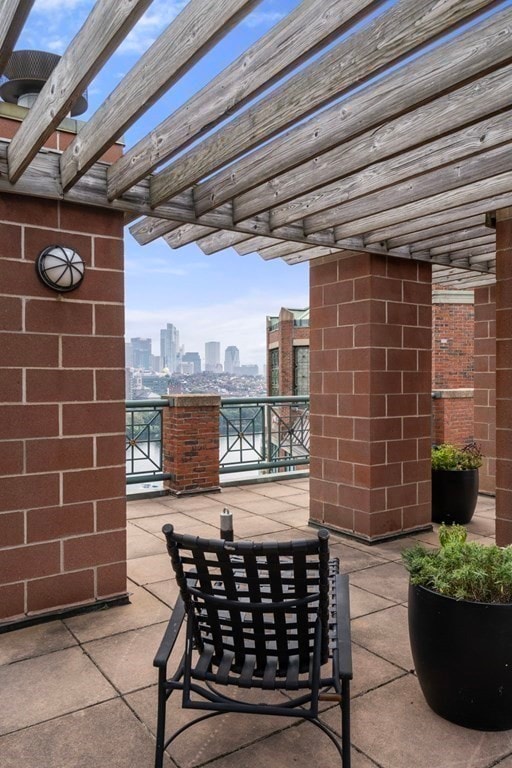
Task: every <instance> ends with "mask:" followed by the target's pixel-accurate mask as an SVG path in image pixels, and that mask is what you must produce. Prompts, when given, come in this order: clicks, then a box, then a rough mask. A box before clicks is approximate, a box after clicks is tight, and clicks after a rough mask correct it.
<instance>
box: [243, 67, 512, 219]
mask: <svg viewBox="0 0 512 768" xmlns="http://www.w3.org/2000/svg"><path fill="white" fill-rule="evenodd" d="M485 80H488V81H491V83H490V84H491V91H490V92H487V91H486V90H485V87H484V92H483V95H482V98H481V99H479V98H471V97H474V96H476V97H478V95H479V93H480V92H481V90H482V86H483V85H484V84H483V83H482V81H480V80H478V81H477V82H476V83H472V84H470V85H468V86H466V87H465V88H462V89H460V91H455V92H453V93H451V94H449V96H445V97H443V98H441V99H438V100H436V101H434V102H431V103H430V104H426V105H424V106H423V107H420V108H418V109H416V110H415V111H414V112H413V113H409V114H407V115H404V116H402V117H401V118H399V119H398V120H395V121H392V122H391V123H388V124H386V125H385V126H382V127H381V129H380V131H379V130H377V131H368V132H367V133H366V134H364V136H360V137H358V138H356V139H353V140H352V141H351V142H348V143H347V144H348V146H347V145H343V147H339V148H338V149H336V150H335V151H333V152H328V153H326V155H324V156H322V157H321V158H320V159H321V161H322V167H323V168H325V167H326V165H327V167H329V168H330V169H331V170H330V172H329V175H330V176H331V177H334V176H337V177H338V180H337V181H335V182H334V183H331V184H329V185H327V186H321V187H319V188H315V189H314V191H313V192H308V193H307V194H305V195H301V196H298V197H295V198H293V199H291V200H289V201H288V202H286V203H284V204H280V205H278V206H277V207H274V208H273V209H272V210H271V212H270V225H271V227H282V226H286V225H287V224H292V223H293V222H294V221H297V220H300V219H302V218H304V216H306V215H307V216H312V215H313V214H318V215H319V216H321V215H322V213H323V212H324V211H326V210H327V209H328V208H332V207H335V206H337V205H339V203H340V202H346V201H348V200H351V199H353V198H355V197H360V196H361V195H365V194H368V193H369V192H372V191H375V190H378V189H382V188H383V187H387V186H390V185H391V184H394V183H396V182H399V181H402V180H403V179H407V178H410V177H412V176H418V175H420V174H422V173H425V172H426V171H428V170H429V169H432V168H435V167H438V166H442V165H445V164H447V163H450V162H454V161H455V160H457V159H460V158H463V157H467V156H469V155H471V154H475V153H477V152H481V151H483V150H484V149H488V148H490V147H493V146H497V145H498V144H501V143H503V142H505V141H507V140H508V138H509V137H510V120H511V117H512V110H508V111H506V112H503V113H500V114H491V116H490V117H485V118H484V119H481V120H478V122H473V120H475V116H476V117H479V116H480V115H482V114H485V113H488V114H490V113H493V112H495V111H496V110H501V109H503V107H504V106H506V105H508V103H509V102H510V90H511V88H512V66H509V67H507V68H506V69H505V70H500V71H499V72H497V73H493V74H492V75H489V76H488V78H485ZM494 84H496V86H497V87H496V88H494V87H492V86H493V85H494ZM507 94H508V95H507ZM487 95H490V98H489V99H488V100H487V99H486V96H487ZM477 104H478V106H476V105H477ZM453 122H456V123H457V124H458V125H460V124H465V127H464V128H460V129H458V130H455V131H453V132H450V130H451V128H452V127H453ZM468 123H470V124H469V125H468ZM440 125H442V128H443V135H442V136H441V137H438V138H432V136H434V137H435V136H436V135H438V134H439V132H440ZM379 133H382V136H383V138H382V140H380V135H379ZM425 137H426V139H427V140H426V141H425V143H422V141H423V139H424V138H425ZM413 144H416V145H417V146H416V147H415V148H414V149H409V150H407V149H406V145H409V146H410V145H413ZM418 145H419V146H418ZM396 150H400V154H399V155H397V154H396ZM379 156H381V157H388V158H389V159H383V160H380V159H379ZM365 157H366V161H365ZM370 159H371V160H376V162H372V163H370V162H368V161H369V160H370ZM362 162H363V163H365V162H366V163H368V164H365V166H364V167H363V168H362V169H361V170H357V171H356V172H355V173H351V174H346V173H345V171H346V170H347V169H348V170H350V169H351V167H352V168H354V166H355V167H357V165H361V163H362ZM308 167H310V164H308ZM295 172H296V183H297V189H299V188H300V187H301V186H303V180H304V179H305V177H304V175H303V174H304V166H301V169H298V168H296V169H295ZM322 175H325V174H322ZM306 177H307V178H308V179H309V180H308V181H307V182H305V183H306V184H307V185H308V186H310V187H313V185H314V184H315V177H314V172H310V174H309V175H308V174H307V173H306ZM269 186H270V185H269ZM272 187H273V188H274V189H275V194H276V196H277V194H278V190H279V189H280V184H279V179H275V180H272ZM258 189H261V187H259V188H258ZM255 191H256V190H252V192H255ZM249 194H250V193H249ZM251 207H256V208H259V207H260V206H259V205H257V206H251ZM233 210H234V219H235V221H240V220H243V219H244V218H247V217H249V216H250V215H252V214H249V213H248V209H247V208H244V209H243V211H242V210H241V209H240V202H239V199H235V200H234V202H233ZM242 213H243V214H244V215H242ZM245 214H247V216H246V215H245Z"/></svg>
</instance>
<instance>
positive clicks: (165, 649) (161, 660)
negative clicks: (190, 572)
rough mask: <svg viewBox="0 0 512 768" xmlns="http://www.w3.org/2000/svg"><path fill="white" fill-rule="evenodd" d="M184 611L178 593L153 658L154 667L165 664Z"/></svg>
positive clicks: (179, 627) (183, 605)
mask: <svg viewBox="0 0 512 768" xmlns="http://www.w3.org/2000/svg"><path fill="white" fill-rule="evenodd" d="M185 613H186V611H185V603H184V602H183V598H182V597H181V595H180V596H179V597H178V599H177V601H176V605H175V606H174V609H173V612H172V613H171V618H170V619H169V623H168V625H167V629H166V630H165V634H164V636H163V638H162V642H161V643H160V647H159V649H158V651H157V652H156V656H155V658H154V659H153V666H154V667H165V666H166V664H167V661H168V659H169V656H170V655H171V652H172V649H173V648H174V644H175V642H176V639H177V637H178V634H179V631H180V629H181V625H182V624H183V619H184V617H185Z"/></svg>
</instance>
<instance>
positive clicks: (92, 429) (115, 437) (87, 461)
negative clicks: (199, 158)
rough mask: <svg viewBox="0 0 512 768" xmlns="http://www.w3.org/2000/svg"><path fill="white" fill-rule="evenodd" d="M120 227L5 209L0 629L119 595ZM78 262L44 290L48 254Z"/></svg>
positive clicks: (54, 212) (1, 241)
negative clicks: (77, 274)
mask: <svg viewBox="0 0 512 768" xmlns="http://www.w3.org/2000/svg"><path fill="white" fill-rule="evenodd" d="M122 237H123V217H122V215H121V214H119V213H117V212H115V213H110V212H104V211H101V210H98V209H93V208H80V207H78V206H73V205H67V204H64V203H59V202H51V201H45V200H37V199H32V198H27V197H18V196H16V195H1V196H0V349H1V350H2V354H1V355H0V390H1V392H2V405H1V406H0V455H1V459H0V475H1V476H0V618H1V619H3V620H9V621H12V620H13V619H14V618H15V617H18V618H20V617H21V618H23V617H26V616H33V615H35V614H38V613H47V612H52V611H53V610H55V609H57V608H59V609H60V608H63V607H64V608H65V607H69V606H77V605H83V604H89V603H94V602H95V601H97V600H101V599H102V598H103V597H105V596H112V595H120V594H125V593H126V563H125V560H126V552H125V550H126V546H125V518H126V505H125V455H124V453H125V448H124V420H125V415H124V413H125V406H124V339H123V335H124V307H123V290H124V289H123V239H122ZM55 244H59V245H63V246H67V247H71V248H75V249H76V250H77V251H78V252H79V253H80V255H81V256H82V258H83V259H84V260H85V262H86V273H85V278H84V281H83V283H82V285H81V286H80V287H79V288H78V289H77V290H76V291H73V292H71V293H69V294H58V293H55V292H54V291H52V290H50V289H49V288H47V287H46V286H44V285H43V284H42V283H41V282H40V281H39V279H38V278H37V275H36V270H35V266H34V261H35V259H36V257H37V255H38V253H39V252H40V251H41V250H42V249H43V248H45V247H47V246H49V245H55Z"/></svg>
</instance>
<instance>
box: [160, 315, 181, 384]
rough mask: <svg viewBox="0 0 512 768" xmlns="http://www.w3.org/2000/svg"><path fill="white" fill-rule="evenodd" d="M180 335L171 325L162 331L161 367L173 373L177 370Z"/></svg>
mask: <svg viewBox="0 0 512 768" xmlns="http://www.w3.org/2000/svg"><path fill="white" fill-rule="evenodd" d="M179 347H180V334H179V331H178V329H177V328H176V327H175V326H174V325H172V324H171V323H167V327H166V328H162V330H161V331H160V365H161V367H162V368H168V369H169V371H170V372H171V373H173V372H174V371H175V370H176V369H177V362H178V353H179Z"/></svg>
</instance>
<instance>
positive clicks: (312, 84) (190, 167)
mask: <svg viewBox="0 0 512 768" xmlns="http://www.w3.org/2000/svg"><path fill="white" fill-rule="evenodd" d="M489 4H490V3H489V0H487V2H486V1H485V0H466V2H464V3H450V4H444V5H443V6H442V7H441V8H440V7H439V2H438V0H425V2H423V3H422V4H421V6H418V3H417V0H402V2H400V3H397V4H395V5H393V6H392V7H391V8H389V9H388V10H387V11H385V12H383V13H382V14H380V15H379V16H378V17H377V18H375V19H373V20H372V21H371V22H370V23H369V24H368V25H367V26H365V27H364V28H363V29H361V30H358V31H357V32H355V33H354V34H352V35H351V36H350V37H348V38H347V39H343V40H341V42H339V43H338V44H337V45H335V46H334V47H333V48H332V49H331V50H330V51H328V52H327V53H325V54H324V55H323V56H321V57H320V58H319V59H318V60H317V61H315V62H313V63H312V64H310V65H309V66H307V67H305V68H304V69H303V70H301V71H299V72H297V73H296V74H295V75H293V76H292V77H291V78H290V79H289V80H288V81H286V82H285V83H283V84H282V85H280V86H278V87H277V88H276V89H275V90H274V91H272V92H271V93H270V94H269V95H268V96H266V97H264V98H263V99H261V100H260V101H259V102H258V103H257V104H255V105H254V106H253V107H250V108H249V109H247V110H246V111H245V112H243V113H242V114H241V115H239V116H238V117H235V118H234V119H233V120H232V121H230V122H229V123H227V124H226V125H225V126H224V127H223V128H221V129H220V130H219V131H217V132H216V133H214V134H213V135H211V136H209V137H208V138H206V139H205V140H203V141H202V142H200V144H198V145H197V146H196V147H194V148H193V149H191V150H189V151H188V152H186V153H185V154H184V155H183V156H181V157H180V158H178V159H177V160H175V161H174V162H173V163H171V164H170V166H168V167H167V168H165V170H163V171H161V172H160V173H158V174H156V175H155V176H154V177H153V179H152V182H151V200H152V204H153V205H158V204H159V203H161V202H163V201H164V200H168V199H170V198H171V197H172V196H173V195H175V194H178V193H179V192H181V191H183V190H184V189H187V188H188V187H190V186H191V185H192V184H194V183H196V182H197V181H199V180H200V179H202V178H204V177H205V176H207V175H209V174H211V173H213V172H214V171H216V170H217V169H219V168H221V167H222V166H223V165H226V164H227V163H229V162H231V161H232V160H235V159H236V158H238V157H240V156H241V155H242V154H243V153H245V152H248V151H249V150H251V149H252V148H254V147H255V146H257V145H258V144H259V143H261V142H263V141H267V140H268V139H270V138H272V137H273V136H275V135H276V134H277V133H278V132H280V131H283V130H285V129H286V128H288V127H289V126H290V125H292V124H293V123H294V122H296V121H297V120H301V119H303V118H305V117H307V116H308V115H311V114H312V113H313V112H314V111H315V110H317V109H319V108H320V107H323V106H325V105H326V104H328V103H330V102H332V101H333V100H334V99H336V98H338V97H340V96H341V95H342V94H343V93H345V92H347V91H348V90H349V89H350V88H354V87H355V86H357V85H361V84H362V83H364V82H366V81H367V80H368V79H369V78H370V77H372V76H375V75H376V74H378V73H379V72H382V71H384V70H385V69H386V67H388V66H389V65H391V64H392V63H397V62H399V61H400V60H401V59H403V58H404V57H405V56H406V55H407V54H410V53H412V52H413V51H415V50H416V49H417V48H419V47H421V46H422V45H424V44H425V43H426V42H427V41H429V40H432V39H435V38H436V37H438V36H439V35H440V34H441V33H443V32H446V31H448V30H449V29H451V28H452V27H453V26H454V25H456V24H457V23H459V22H460V21H461V20H463V19H465V18H467V17H468V16H471V15H473V14H474V13H475V12H476V11H479V10H481V9H482V8H485V7H486V6H488V5H489ZM383 39H386V41H387V44H386V45H384V46H383V45H382V44H381V41H382V40H383ZM356 52H357V55H356ZM273 175H275V174H273ZM218 204H219V201H218V199H217V200H215V199H214V197H213V198H210V199H209V201H208V204H207V209H209V210H211V209H212V208H215V207H216V206H217V205H218ZM202 212H204V211H202Z"/></svg>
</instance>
